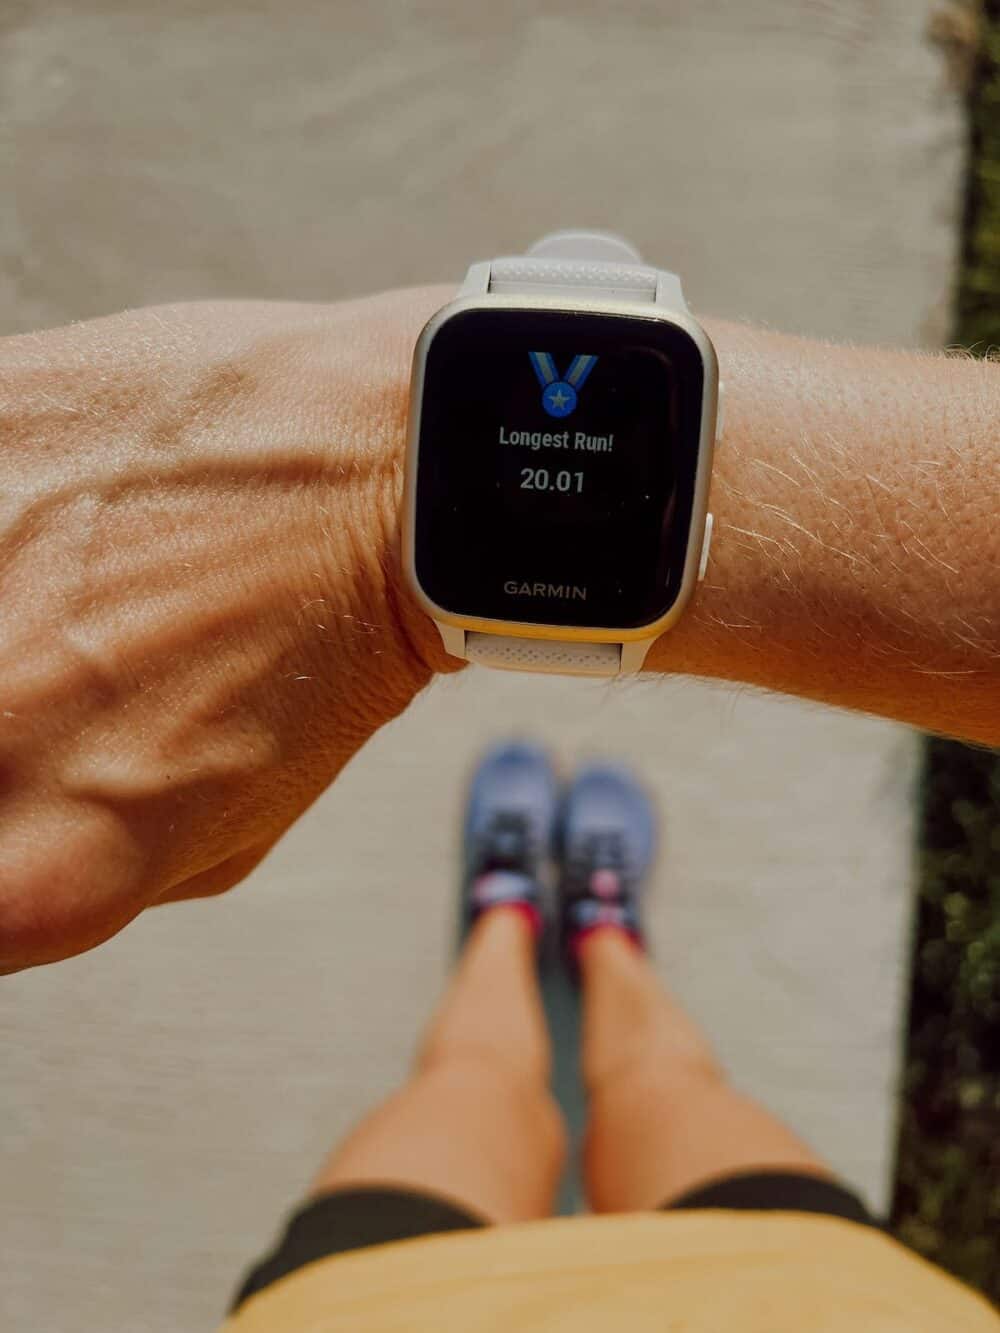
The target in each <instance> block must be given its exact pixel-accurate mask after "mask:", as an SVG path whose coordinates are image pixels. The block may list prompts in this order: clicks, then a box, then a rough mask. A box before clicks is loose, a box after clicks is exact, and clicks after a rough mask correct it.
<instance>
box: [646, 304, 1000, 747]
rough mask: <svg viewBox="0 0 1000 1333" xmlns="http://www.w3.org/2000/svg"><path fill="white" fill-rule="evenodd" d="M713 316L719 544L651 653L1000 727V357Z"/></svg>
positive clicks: (655, 660)
mask: <svg viewBox="0 0 1000 1333" xmlns="http://www.w3.org/2000/svg"><path fill="white" fill-rule="evenodd" d="M708 328H709V333H710V335H711V337H712V339H713V341H714V342H715V344H716V347H717V349H718V353H719V364H720V367H721V373H722V375H723V378H724V379H725V381H726V395H727V401H726V425H725V435H724V438H723V440H722V441H721V442H720V444H719V446H718V449H717V452H716V461H715V468H714V473H713V481H712V491H711V500H710V508H711V509H712V510H713V512H714V514H715V520H716V525H715V533H714V538H713V544H712V551H711V556H710V560H709V566H708V572H707V575H706V579H705V582H704V583H703V584H702V585H701V587H700V588H699V590H698V593H697V596H696V598H695V601H694V602H693V603H692V606H691V608H690V610H689V611H688V613H687V614H686V615H685V616H684V617H683V618H682V619H681V621H680V623H679V624H678V626H677V627H676V629H674V630H673V631H672V632H671V633H669V634H666V635H664V636H663V637H662V638H661V639H660V640H659V642H658V643H657V644H656V645H654V648H653V649H652V651H651V653H650V658H649V667H650V669H652V670H659V671H684V672H691V673H693V674H696V675H704V676H712V677H718V678H722V679H725V680H734V681H741V682H744V683H748V684H753V685H760V686H765V687H767V688H768V689H772V690H780V691H783V692H786V693H789V694H797V695H802V696H804V697H806V698H810V699H816V700H821V701H822V702H824V703H830V704H840V705H843V706H846V707H849V708H858V709H864V710H866V711H870V712H873V713H880V714H882V715H884V716H886V717H893V718H898V719H900V720H902V721H904V722H909V723H912V724H914V725H916V726H919V727H923V728H927V729H929V730H933V731H942V732H946V733H949V734H951V735H954V736H958V737H962V738H965V739H968V740H973V741H979V742H983V743H986V744H998V743H1000V366H998V365H997V364H995V363H991V362H982V361H973V360H971V359H970V358H963V357H958V356H945V355H932V354H927V353H916V352H899V351H887V350H884V349H880V348H868V347H840V346H834V345H831V344H826V343H818V342H812V341H809V340H806V339H800V338H789V337H784V336H782V335H780V334H774V333H767V332H762V331H760V330H756V329H751V328H747V327H741V326H737V325H730V324H721V323H709V325H708Z"/></svg>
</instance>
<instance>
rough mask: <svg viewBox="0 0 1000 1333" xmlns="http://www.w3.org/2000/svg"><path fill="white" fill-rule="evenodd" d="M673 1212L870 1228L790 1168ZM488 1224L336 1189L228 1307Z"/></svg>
mask: <svg viewBox="0 0 1000 1333" xmlns="http://www.w3.org/2000/svg"><path fill="white" fill-rule="evenodd" d="M663 1208H664V1210H665V1211H667V1210H673V1209H675V1208H737V1209H764V1210H768V1211H771V1210H777V1211H780V1212H798V1213H822V1214H825V1215H826V1216H827V1217H843V1218H846V1219H847V1220H848V1221H850V1222H860V1223H861V1224H862V1225H864V1226H878V1225H879V1223H878V1222H876V1220H875V1218H873V1217H872V1215H871V1213H869V1211H868V1209H867V1208H866V1207H865V1205H864V1204H863V1203H862V1202H861V1200H860V1199H859V1198H858V1197H857V1195H856V1194H853V1193H852V1192H851V1191H850V1190H849V1189H847V1188H846V1187H845V1186H844V1185H839V1184H837V1183H836V1182H835V1181H832V1180H824V1179H821V1178H820V1177H819V1176H811V1175H808V1174H807V1173H805V1172H795V1171H755V1172H749V1173H746V1174H742V1175H733V1176H727V1177H725V1178H724V1179H721V1180H717V1181H715V1182H714V1183H713V1184H710V1185H703V1186H701V1187H699V1188H698V1189H695V1190H691V1191H690V1192H689V1193H687V1194H684V1195H682V1196H681V1197H680V1198H679V1199H674V1200H673V1201H672V1202H670V1203H668V1204H664V1205H663ZM487 1225H488V1223H487V1222H486V1220H485V1219H484V1218H481V1217H476V1216H475V1214H474V1213H471V1212H468V1211H466V1209H464V1208H460V1207H458V1206H457V1205H456V1204H453V1203H449V1202H447V1201H446V1200H444V1199H437V1198H435V1197H434V1196H433V1195H430V1194H422V1193H420V1192H418V1191H417V1190H407V1189H384V1188H371V1189H344V1190H334V1191H331V1192H330V1193H329V1194H322V1195H319V1196H318V1197H317V1198H315V1199H311V1200H310V1201H309V1202H308V1203H306V1204H304V1205H303V1206H302V1207H301V1208H300V1209H299V1210H298V1212H296V1213H294V1214H293V1216H292V1218H291V1220H290V1221H289V1222H288V1225H287V1226H286V1228H285V1233H284V1235H283V1236H282V1238H281V1240H280V1241H279V1242H278V1245H277V1246H276V1248H275V1249H274V1250H273V1251H272V1252H271V1253H270V1254H269V1255H268V1256H267V1258H265V1259H262V1260H261V1261H260V1263H258V1264H256V1265H255V1266H254V1267H253V1268H252V1269H251V1270H250V1272H249V1273H248V1274H247V1277H246V1280H245V1281H244V1282H243V1285H242V1286H241V1287H240V1289H239V1291H238V1293H237V1295H236V1299H235V1300H234V1301H233V1305H232V1309H233V1310H238V1309H239V1307H240V1306H241V1305H242V1304H243V1302H244V1301H246V1300H249V1298H250V1297H251V1296H253V1295H254V1294H255V1293H256V1292H258V1291H262V1290H263V1288H264V1287H269V1286H270V1285H271V1284H272V1282H277V1281H278V1280H279V1278H283V1277H287V1276H288V1274H289V1273H294V1272H295V1270H296V1269H297V1268H302V1267H304V1266H305V1265H306V1264H310V1263H313V1262H314V1261H315V1260H317V1259H325V1258H326V1257H327V1256H329V1255H331V1254H346V1253H348V1251H350V1250H361V1249H365V1248H366V1247H367V1246H369V1245H385V1244H386V1243H388V1242H389V1241H394V1240H412V1239H414V1238H415V1237H417V1236H431V1235H436V1234H440V1233H442V1232H445V1231H469V1230H472V1229H475V1228H477V1227H485V1226H487Z"/></svg>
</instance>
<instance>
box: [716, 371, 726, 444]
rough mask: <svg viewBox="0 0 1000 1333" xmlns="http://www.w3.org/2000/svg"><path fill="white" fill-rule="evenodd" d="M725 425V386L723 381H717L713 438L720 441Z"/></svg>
mask: <svg viewBox="0 0 1000 1333" xmlns="http://www.w3.org/2000/svg"><path fill="white" fill-rule="evenodd" d="M725 424H726V385H725V382H724V381H723V380H719V393H718V397H717V399H716V406H715V438H716V439H717V440H721V439H722V432H723V431H724V430H725Z"/></svg>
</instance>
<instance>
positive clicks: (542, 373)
mask: <svg viewBox="0 0 1000 1333" xmlns="http://www.w3.org/2000/svg"><path fill="white" fill-rule="evenodd" d="M528 357H529V359H530V361H531V365H532V369H533V370H534V372H535V375H536V376H537V378H538V382H539V384H540V385H541V386H542V407H543V408H544V409H545V411H546V412H547V413H548V414H549V416H550V417H568V416H569V414H570V413H571V412H572V411H573V409H574V408H575V407H576V404H577V396H578V394H579V392H580V390H581V389H582V388H583V385H584V381H585V380H586V378H587V376H588V375H589V374H590V372H591V371H592V370H593V369H594V366H595V365H596V364H597V357H596V356H575V357H574V358H573V360H572V361H571V362H570V364H569V369H568V370H567V371H566V374H565V376H563V377H560V375H559V372H558V370H557V369H556V363H555V361H554V360H553V359H552V356H551V354H550V353H549V352H529V353H528Z"/></svg>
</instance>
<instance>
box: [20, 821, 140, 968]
mask: <svg viewBox="0 0 1000 1333" xmlns="http://www.w3.org/2000/svg"><path fill="white" fill-rule="evenodd" d="M136 897H137V895H136V877H135V872H134V861H133V860H132V859H131V858H130V857H129V856H128V855H127V852H126V849H125V848H124V847H123V846H122V840H121V837H120V836H119V837H118V838H116V837H115V836H114V833H113V831H112V829H111V828H110V827H109V825H108V824H107V822H106V821H103V820H101V819H100V818H90V819H86V820H83V821H82V822H81V821H80V820H79V818H77V819H76V820H75V821H74V822H72V823H68V822H67V819H66V816H65V814H63V815H62V816H61V817H57V818H53V817H52V816H51V815H49V816H48V817H45V818H36V819H35V820H34V821H33V822H32V823H31V825H29V826H28V827H27V828H22V829H21V831H20V833H19V836H18V837H17V838H16V839H15V838H13V837H12V836H7V837H3V836H2V835H0V971H5V972H11V971H18V970H20V969H21V968H25V967H33V966H36V965H38V964H40V963H49V962H55V961H56V960H58V959H61V958H68V957H71V956H72V955H73V954H78V953H82V952H83V951H84V950H86V949H89V948H92V947H93V946H94V945H96V944H100V943H102V942H103V941H104V940H106V939H108V938H109V937H110V936H111V935H113V934H115V932H116V931H118V930H120V929H121V927H122V926H123V925H125V923H126V922H127V921H129V920H131V918H132V917H133V916H135V915H136V913H137V912H138V910H139V908H140V906H141V904H139V903H137V901H136Z"/></svg>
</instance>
